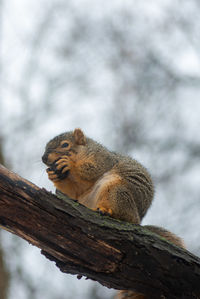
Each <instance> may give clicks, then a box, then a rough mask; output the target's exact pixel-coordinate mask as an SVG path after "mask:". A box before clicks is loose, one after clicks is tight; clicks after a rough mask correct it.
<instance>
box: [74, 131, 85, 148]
mask: <svg viewBox="0 0 200 299" xmlns="http://www.w3.org/2000/svg"><path fill="white" fill-rule="evenodd" d="M73 135H74V139H75V143H76V144H78V145H85V144H86V138H85V135H84V133H83V131H82V130H81V129H75V130H74V133H73Z"/></svg>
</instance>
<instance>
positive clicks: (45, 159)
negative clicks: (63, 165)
mask: <svg viewBox="0 0 200 299" xmlns="http://www.w3.org/2000/svg"><path fill="white" fill-rule="evenodd" d="M47 161H48V154H47V153H44V155H43V156H42V162H43V163H44V164H47Z"/></svg>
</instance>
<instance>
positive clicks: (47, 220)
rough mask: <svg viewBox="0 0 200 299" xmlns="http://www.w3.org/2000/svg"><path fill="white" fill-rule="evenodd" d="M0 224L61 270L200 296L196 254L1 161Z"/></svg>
mask: <svg viewBox="0 0 200 299" xmlns="http://www.w3.org/2000/svg"><path fill="white" fill-rule="evenodd" d="M0 225H1V226H2V227H3V228H4V229H7V230H9V231H10V232H12V233H14V234H16V235H18V236H19V237H21V238H23V239H25V240H27V241H28V242H30V243H31V244H33V245H35V246H37V247H39V248H41V249H42V254H44V255H45V256H46V257H47V258H48V259H50V260H51V261H54V262H56V265H57V267H58V268H59V269H60V270H61V271H63V272H65V273H71V274H77V275H84V276H87V277H88V278H90V279H93V280H96V281H98V282H100V283H101V284H103V285H105V286H107V287H109V288H116V289H129V290H136V291H138V292H142V293H143V294H145V295H147V296H149V297H150V298H155V299H156V298H170V299H171V298H172V299H173V298H200V287H199V281H200V259H199V258H198V257H195V256H194V255H193V254H191V253H189V252H188V251H186V250H183V249H180V248H178V247H176V246H175V245H172V244H170V243H169V242H167V241H165V240H164V239H162V238H160V237H158V236H156V235H155V234H153V233H151V232H149V231H148V230H147V229H145V228H144V227H141V226H138V225H133V224H130V223H125V222H121V221H117V220H114V219H111V218H109V217H106V216H101V215H99V214H98V213H97V212H94V211H92V210H90V209H87V208H86V207H84V206H82V205H80V204H79V203H78V202H75V201H74V200H71V199H65V200H64V199H62V198H58V197H56V196H55V195H53V194H52V193H50V192H47V191H46V190H45V189H40V188H39V187H37V186H35V185H34V184H32V183H30V182H28V181H27V180H25V179H23V178H21V177H20V176H18V175H17V174H14V173H13V172H10V171H9V170H7V169H6V168H4V167H3V166H0Z"/></svg>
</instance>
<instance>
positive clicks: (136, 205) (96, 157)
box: [42, 129, 184, 299]
mask: <svg viewBox="0 0 200 299" xmlns="http://www.w3.org/2000/svg"><path fill="white" fill-rule="evenodd" d="M42 161H43V162H44V163H45V164H46V165H47V166H48V168H47V173H48V177H49V179H50V180H51V181H52V182H53V183H54V185H55V187H56V188H57V190H59V191H60V192H62V193H64V194H65V195H67V196H68V197H69V198H72V199H74V200H78V201H79V202H80V203H81V204H83V205H85V206H86V207H88V208H91V209H93V210H97V211H99V212H100V213H101V214H105V215H109V216H111V217H113V218H116V219H120V220H124V221H127V222H132V223H135V224H140V223H141V220H142V219H143V217H144V215H145V214H146V212H147V210H148V209H149V207H150V205H151V202H152V200H153V195H154V186H153V182H152V179H151V176H150V174H149V173H148V171H147V170H146V168H144V167H143V166H142V165H141V164H140V163H139V162H137V161H136V160H134V159H131V158H130V157H125V156H122V155H120V154H117V153H115V152H111V151H109V150H108V149H106V148H105V147H104V146H102V145H101V144H99V143H97V142H95V141H94V140H92V139H91V138H87V137H86V136H85V135H84V133H83V132H82V130H81V129H75V130H74V131H70V132H66V133H63V134H61V135H58V136H56V137H55V138H53V139H52V140H50V141H49V142H48V143H47V145H46V149H45V153H44V155H43V156H42ZM146 228H147V229H149V230H151V231H153V232H155V233H157V234H158V235H161V236H163V237H165V238H166V239H167V240H169V241H171V242H172V243H174V244H176V245H178V246H180V247H184V244H183V242H182V240H181V239H180V238H179V237H177V236H175V235H174V234H172V233H170V232H168V231H166V230H164V229H162V228H159V227H155V226H146ZM116 298H118V299H122V298H135V299H136V298H138V299H145V298H146V297H145V296H144V295H142V294H137V293H134V292H133V291H120V292H119V293H118V295H117V297H116Z"/></svg>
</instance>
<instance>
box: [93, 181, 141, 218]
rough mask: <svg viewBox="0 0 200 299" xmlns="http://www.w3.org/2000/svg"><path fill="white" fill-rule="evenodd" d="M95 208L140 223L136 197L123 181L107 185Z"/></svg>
mask: <svg viewBox="0 0 200 299" xmlns="http://www.w3.org/2000/svg"><path fill="white" fill-rule="evenodd" d="M95 210H98V211H99V212H100V213H102V214H105V215H109V216H111V217H113V218H116V219H120V220H124V221H127V222H132V223H135V224H140V217H139V214H138V210H137V206H136V204H135V201H134V198H133V196H132V194H131V193H130V191H129V190H128V189H127V188H126V186H124V185H122V184H121V182H120V183H118V182H116V183H114V182H113V183H112V185H109V184H108V185H107V184H106V185H105V186H104V188H101V192H100V194H99V196H98V199H97V201H96V207H95Z"/></svg>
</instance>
